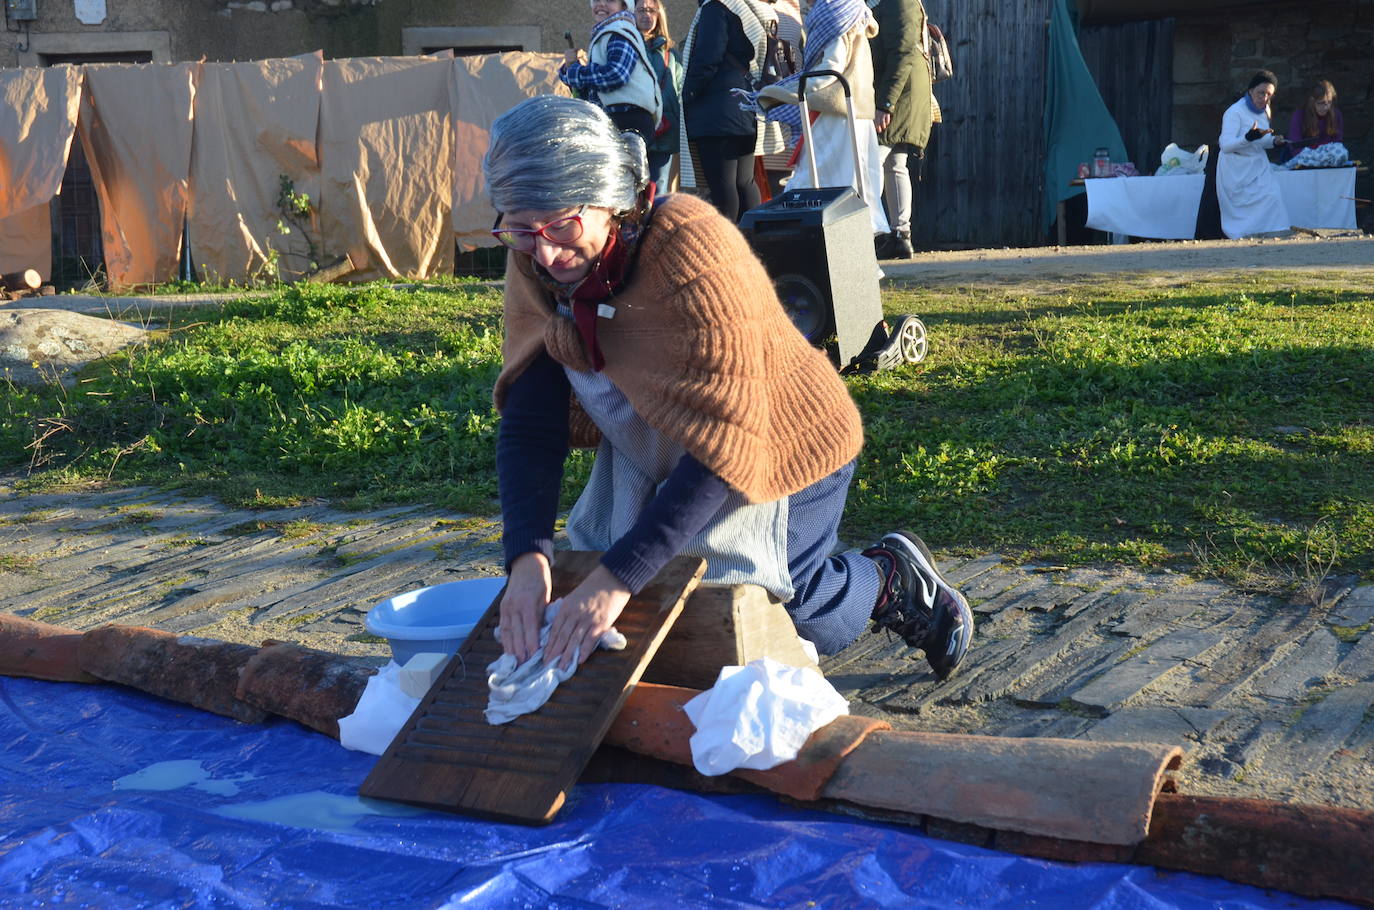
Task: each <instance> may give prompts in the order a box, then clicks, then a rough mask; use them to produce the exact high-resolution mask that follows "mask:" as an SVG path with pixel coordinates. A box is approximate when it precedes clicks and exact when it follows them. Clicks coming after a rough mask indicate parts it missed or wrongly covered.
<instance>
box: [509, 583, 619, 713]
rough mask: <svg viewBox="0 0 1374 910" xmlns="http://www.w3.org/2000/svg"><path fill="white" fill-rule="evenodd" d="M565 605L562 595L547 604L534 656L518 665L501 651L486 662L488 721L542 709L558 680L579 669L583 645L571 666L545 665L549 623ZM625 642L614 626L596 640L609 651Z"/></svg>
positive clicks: (599, 645) (576, 650) (577, 651)
mask: <svg viewBox="0 0 1374 910" xmlns="http://www.w3.org/2000/svg"><path fill="white" fill-rule="evenodd" d="M562 605H563V599H562V598H561V597H560V598H559V599H558V600H555V601H553V602H552V603H550V604H549V605H548V607H547V608H545V610H544V625H543V626H541V627H540V629H539V648H538V650H536V651H535V652H534V655H533V656H532V657H530V658H529V659H528V660H526V661H525V662H524V663H523V664H520V665H519V666H517V665H516V663H515V655H513V654H502V655H501V656H500V657H498V658H496V660H494V661H492V662H491V663H490V664H488V665H487V685H488V687H490V689H491V695H490V696H489V697H488V698H487V710H486V711H485V712H483V713H485V715H486V718H487V723H489V724H493V725H495V724H505V723H510V722H511V721H513V720H515V718H517V717H519V716H520V715H522V714H529V713H530V712H531V711H537V710H539V708H540V707H542V706H543V704H544V702H546V701H548V700H549V697H550V696H551V695H553V692H554V690H555V689H557V688H558V686H559V684H560V683H562V682H563V681H564V680H565V679H567V678H568V677H570V676H572V675H573V674H574V673H575V672H577V664H578V660H579V659H580V657H581V649H580V648H574V649H573V658H572V663H571V664H569V666H568V669H566V670H564V669H561V668H560V667H559V666H558V664H557V663H555V664H553V665H552V666H547V667H546V666H544V646H545V645H546V644H548V643H549V624H550V623H552V622H553V618H554V617H555V616H557V615H558V608H559V607H560V606H562ZM496 639H497V641H500V640H501V630H500V629H497V630H496ZM625 644H626V640H625V636H624V635H621V634H620V633H619V632H617V631H616V630H615V629H611V630H610V631H608V632H607V633H606V634H605V635H602V636H601V638H600V640H599V641H598V642H597V645H598V647H602V648H605V649H606V650H608V651H623V650H624V649H625ZM560 663H561V661H560Z"/></svg>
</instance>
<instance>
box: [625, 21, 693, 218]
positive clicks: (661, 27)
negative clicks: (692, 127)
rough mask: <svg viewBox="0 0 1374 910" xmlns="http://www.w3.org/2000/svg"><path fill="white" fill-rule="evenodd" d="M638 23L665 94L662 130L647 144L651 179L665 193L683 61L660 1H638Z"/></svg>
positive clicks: (677, 131)
mask: <svg viewBox="0 0 1374 910" xmlns="http://www.w3.org/2000/svg"><path fill="white" fill-rule="evenodd" d="M635 23H636V24H637V25H638V26H639V32H640V34H642V35H643V36H644V44H645V46H646V47H647V48H648V49H649V63H650V65H652V66H653V69H654V77H655V78H656V79H658V87H659V92H660V93H661V94H662V96H663V119H662V120H661V121H660V122H659V127H658V128H659V130H660V132H659V133H658V134H657V135H655V136H654V137H653V139H651V140H650V141H649V142H648V144H647V150H648V153H649V179H650V180H652V181H653V182H654V184H655V185H656V186H657V188H658V192H659V193H660V194H662V193H666V192H668V190H669V186H668V181H669V180H670V179H671V178H672V174H673V155H675V154H677V151H678V142H679V140H680V135H681V130H682V64H681V63H680V62H678V57H677V52H676V51H674V50H673V39H672V36H671V35H669V34H668V11H667V10H665V9H664V8H663V5H662V4H661V3H660V2H659V0H638V2H637V3H636V4H635Z"/></svg>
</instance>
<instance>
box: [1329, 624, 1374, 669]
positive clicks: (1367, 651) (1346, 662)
mask: <svg viewBox="0 0 1374 910" xmlns="http://www.w3.org/2000/svg"><path fill="white" fill-rule="evenodd" d="M1336 672H1337V673H1339V674H1340V675H1341V676H1348V677H1350V678H1351V679H1358V680H1371V679H1374V633H1371V632H1366V633H1364V635H1363V636H1361V637H1360V640H1359V641H1357V642H1356V643H1355V647H1353V648H1351V649H1350V651H1349V652H1348V653H1347V654H1346V655H1345V657H1343V658H1341V662H1340V663H1338V664H1336Z"/></svg>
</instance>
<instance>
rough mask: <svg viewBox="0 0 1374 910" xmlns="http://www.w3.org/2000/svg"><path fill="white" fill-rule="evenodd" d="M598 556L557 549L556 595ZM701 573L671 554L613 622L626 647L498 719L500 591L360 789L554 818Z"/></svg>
mask: <svg viewBox="0 0 1374 910" xmlns="http://www.w3.org/2000/svg"><path fill="white" fill-rule="evenodd" d="M599 559H600V554H599V553H577V552H565V553H559V554H558V555H557V556H556V562H555V565H554V570H553V593H554V596H555V597H561V596H563V595H564V594H566V593H568V592H569V591H570V590H571V589H572V588H573V587H575V586H576V585H577V583H578V582H579V581H580V580H581V579H582V578H584V577H586V575H587V573H588V572H590V571H591V570H592V569H593V568H595V566H596V565H597V564H598V561H599ZM705 570H706V563H705V561H704V560H702V559H700V558H697V557H689V556H679V557H676V558H674V559H673V560H672V561H671V562H669V563H668V565H667V566H665V567H664V569H663V571H661V572H659V574H658V575H657V576H656V577H655V578H654V580H653V581H651V582H650V583H649V584H648V585H647V586H646V587H645V588H644V590H643V591H641V592H639V594H637V595H635V596H634V597H632V598H631V599H630V602H629V604H628V605H627V606H626V607H625V611H624V612H623V613H621V615H620V618H619V619H618V620H617V621H616V628H617V629H619V630H620V632H621V633H622V634H623V635H624V636H625V637H626V639H628V644H627V645H626V647H625V650H623V651H597V652H596V653H595V654H593V655H592V656H591V657H590V658H588V659H587V662H586V663H584V664H583V665H582V666H581V667H580V668H579V669H578V671H577V672H576V673H575V674H573V676H572V677H571V678H570V679H568V680H567V681H566V682H564V683H563V684H562V685H560V686H559V687H558V689H557V690H556V691H555V692H554V694H553V696H552V697H551V698H550V699H549V701H548V702H547V703H546V704H545V705H544V707H542V708H540V709H539V710H538V711H535V712H534V713H532V714H526V715H524V716H522V717H518V718H516V719H515V720H513V721H511V722H510V723H508V724H501V725H496V726H494V725H491V724H488V723H487V721H486V718H485V717H484V716H483V713H482V712H483V711H484V709H485V708H486V706H487V697H488V695H489V690H488V687H487V680H486V675H485V673H484V672H483V670H484V668H485V667H486V665H487V664H488V663H489V662H490V661H491V660H493V659H495V657H496V656H497V655H498V654H499V653H500V645H498V644H497V642H496V639H495V630H496V626H497V625H498V624H499V622H500V602H501V601H500V596H499V595H498V596H497V598H496V600H494V601H492V604H491V606H490V607H488V608H487V612H486V613H485V614H484V615H483V616H482V619H481V620H480V621H479V622H478V624H477V626H476V628H474V629H473V632H472V634H471V635H469V636H468V638H467V640H466V641H465V642H464V643H463V645H462V647H460V648H459V649H458V654H457V655H456V656H455V658H454V659H452V660H450V661H449V663H448V666H447V667H445V669H444V672H443V673H442V674H441V675H440V677H439V678H438V680H436V681H435V683H434V686H433V687H432V688H431V689H430V691H429V693H428V694H427V695H426V696H425V697H424V698H423V699H421V701H420V704H419V706H418V707H417V708H416V709H415V713H414V714H412V715H411V717H410V720H409V721H407V722H406V725H405V727H403V728H402V729H401V732H400V733H398V734H397V735H396V738H395V740H393V741H392V743H391V746H390V747H389V748H388V749H387V751H386V753H385V754H384V755H383V756H382V757H381V758H380V759H379V760H378V762H377V764H376V765H375V766H374V767H373V769H372V773H371V774H369V775H368V776H367V779H366V780H365V781H363V784H362V786H361V787H360V788H359V790H358V792H359V794H360V795H362V796H367V797H372V798H375V799H390V800H396V801H398V802H403V803H410V804H412V805H417V806H424V807H426V808H431V809H443V810H446V811H452V812H461V813H465V814H471V815H480V816H485V817H487V818H495V819H499V820H502V821H511V822H517V823H520V824H545V823H547V822H549V821H551V820H552V819H553V817H554V815H555V814H557V812H558V810H559V809H560V808H562V806H563V801H564V799H565V798H566V796H567V791H568V789H569V788H570V787H572V785H573V784H574V783H576V781H577V778H578V776H579V775H580V774H581V773H582V769H583V768H584V767H585V766H586V764H587V762H588V761H590V760H591V757H592V754H593V753H594V752H595V751H596V748H597V746H598V745H600V743H601V740H602V738H603V737H604V736H605V735H606V731H607V730H608V729H610V726H611V722H612V721H613V720H614V719H615V716H616V715H617V714H618V713H620V708H621V706H622V705H623V704H624V702H625V699H626V697H627V696H628V695H629V692H630V689H632V688H633V687H634V684H635V683H636V682H638V681H639V678H640V675H641V674H642V673H643V672H644V666H645V665H646V664H647V663H648V662H649V659H650V658H652V657H653V655H654V652H655V651H656V650H658V646H659V644H660V643H661V642H662V641H663V638H664V636H665V635H666V634H667V632H668V629H669V628H670V627H671V626H672V624H673V621H674V620H675V619H676V618H677V616H678V614H679V613H680V612H681V611H682V605H683V602H684V601H685V600H686V599H687V595H688V594H689V593H690V592H691V591H692V589H693V588H695V587H696V585H697V582H698V581H699V580H700V579H701V576H702V574H703V573H704V572H705Z"/></svg>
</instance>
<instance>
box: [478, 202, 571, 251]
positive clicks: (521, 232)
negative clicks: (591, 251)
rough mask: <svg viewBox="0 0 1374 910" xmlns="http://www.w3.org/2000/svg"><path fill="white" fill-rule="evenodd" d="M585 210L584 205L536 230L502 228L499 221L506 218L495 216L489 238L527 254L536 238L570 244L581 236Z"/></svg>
mask: <svg viewBox="0 0 1374 910" xmlns="http://www.w3.org/2000/svg"><path fill="white" fill-rule="evenodd" d="M586 210H587V207H586V206H585V205H584V206H582V207H581V208H579V209H578V210H577V211H576V212H574V213H573V214H571V215H564V216H563V217H562V218H555V219H554V220H553V221H550V222H549V223H548V224H546V225H544V226H543V227H537V228H503V227H501V219H502V218H504V217H506V216H505V215H504V214H501V215H497V216H496V223H495V224H493V225H492V226H491V236H493V237H495V238H496V239H497V240H499V241H501V243H503V244H505V245H506V246H508V247H510V248H511V249H513V250H515V251H516V252H517V253H528V252H529V251H530V250H532V249H534V243H535V240H534V238H536V237H543V238H544V239H545V240H547V241H548V242H549V243H556V244H558V245H560V246H561V245H563V244H567V243H572V242H573V241H575V240H577V239H578V238H579V237H581V236H582V213H583V212H585V211H586Z"/></svg>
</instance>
